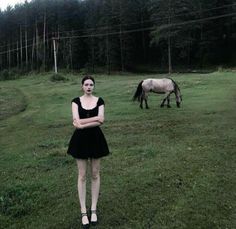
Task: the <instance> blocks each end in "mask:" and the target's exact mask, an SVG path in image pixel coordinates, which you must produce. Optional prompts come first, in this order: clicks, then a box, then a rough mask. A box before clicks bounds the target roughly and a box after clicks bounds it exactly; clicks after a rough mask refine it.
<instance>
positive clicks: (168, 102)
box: [167, 94, 171, 108]
mask: <svg viewBox="0 0 236 229" xmlns="http://www.w3.org/2000/svg"><path fill="white" fill-rule="evenodd" d="M167 107H168V108H171V106H170V94H169V95H168V96H167Z"/></svg>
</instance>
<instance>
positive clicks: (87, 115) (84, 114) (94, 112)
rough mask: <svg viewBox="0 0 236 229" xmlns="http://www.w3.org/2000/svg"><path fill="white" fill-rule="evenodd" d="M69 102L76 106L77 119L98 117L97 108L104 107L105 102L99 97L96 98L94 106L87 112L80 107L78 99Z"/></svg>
mask: <svg viewBox="0 0 236 229" xmlns="http://www.w3.org/2000/svg"><path fill="white" fill-rule="evenodd" d="M71 102H74V103H76V104H77V105H78V112H79V117H80V118H81V119H83V118H91V117H94V116H97V115H98V108H99V106H102V105H105V102H104V100H103V99H102V98H101V97H99V98H98V101H97V104H96V106H95V107H94V108H92V109H88V110H87V109H84V108H83V107H82V105H81V102H80V98H79V97H76V98H74V99H72V101H71Z"/></svg>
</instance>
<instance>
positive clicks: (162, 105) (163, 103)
mask: <svg viewBox="0 0 236 229" xmlns="http://www.w3.org/2000/svg"><path fill="white" fill-rule="evenodd" d="M165 101H166V98H164V99H163V100H162V103H161V105H160V107H164V105H165Z"/></svg>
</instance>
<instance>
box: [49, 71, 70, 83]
mask: <svg viewBox="0 0 236 229" xmlns="http://www.w3.org/2000/svg"><path fill="white" fill-rule="evenodd" d="M50 79H51V81H52V82H57V81H67V79H66V78H65V77H64V76H62V75H60V74H56V73H54V74H53V75H52V76H51V78H50Z"/></svg>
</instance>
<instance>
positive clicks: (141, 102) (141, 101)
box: [139, 96, 143, 109]
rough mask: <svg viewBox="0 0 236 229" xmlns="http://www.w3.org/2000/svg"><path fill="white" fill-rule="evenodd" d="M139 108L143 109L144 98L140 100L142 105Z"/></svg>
mask: <svg viewBox="0 0 236 229" xmlns="http://www.w3.org/2000/svg"><path fill="white" fill-rule="evenodd" d="M139 107H140V108H141V109H143V97H142V96H141V98H140V105H139Z"/></svg>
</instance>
